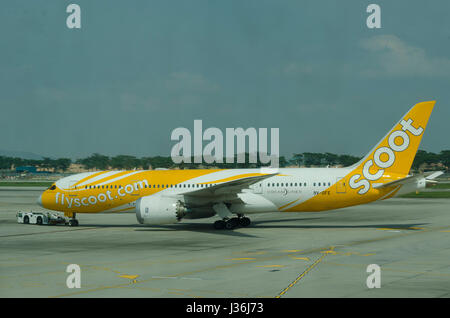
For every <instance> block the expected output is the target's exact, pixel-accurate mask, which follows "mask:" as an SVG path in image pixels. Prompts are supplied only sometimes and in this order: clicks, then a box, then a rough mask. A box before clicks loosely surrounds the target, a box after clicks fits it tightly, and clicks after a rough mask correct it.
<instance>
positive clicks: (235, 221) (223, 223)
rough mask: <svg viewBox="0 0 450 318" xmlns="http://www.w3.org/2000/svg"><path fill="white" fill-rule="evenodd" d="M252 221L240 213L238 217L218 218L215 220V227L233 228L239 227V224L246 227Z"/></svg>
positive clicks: (219, 228) (220, 228)
mask: <svg viewBox="0 0 450 318" xmlns="http://www.w3.org/2000/svg"><path fill="white" fill-rule="evenodd" d="M250 223H251V221H250V219H249V218H247V217H244V216H242V215H238V217H237V218H231V219H224V220H218V221H216V222H214V228H215V229H216V230H223V229H227V230H232V229H235V228H237V227H238V226H242V227H246V226H249V225H250Z"/></svg>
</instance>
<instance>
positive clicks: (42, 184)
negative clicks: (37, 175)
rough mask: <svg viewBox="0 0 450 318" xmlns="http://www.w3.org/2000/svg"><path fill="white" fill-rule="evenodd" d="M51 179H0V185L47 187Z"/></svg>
mask: <svg viewBox="0 0 450 318" xmlns="http://www.w3.org/2000/svg"><path fill="white" fill-rule="evenodd" d="M52 184H53V182H51V181H28V182H27V181H2V182H0V187H49V186H51V185H52Z"/></svg>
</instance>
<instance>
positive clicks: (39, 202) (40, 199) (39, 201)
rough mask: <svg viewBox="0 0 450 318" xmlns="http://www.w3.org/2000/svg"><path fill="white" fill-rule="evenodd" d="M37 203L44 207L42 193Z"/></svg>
mask: <svg viewBox="0 0 450 318" xmlns="http://www.w3.org/2000/svg"><path fill="white" fill-rule="evenodd" d="M37 204H39V205H40V206H41V207H42V194H41V195H40V196H39V198H38V199H37Z"/></svg>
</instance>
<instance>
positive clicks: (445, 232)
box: [441, 231, 450, 233]
mask: <svg viewBox="0 0 450 318" xmlns="http://www.w3.org/2000/svg"><path fill="white" fill-rule="evenodd" d="M441 232H444V233H450V231H441Z"/></svg>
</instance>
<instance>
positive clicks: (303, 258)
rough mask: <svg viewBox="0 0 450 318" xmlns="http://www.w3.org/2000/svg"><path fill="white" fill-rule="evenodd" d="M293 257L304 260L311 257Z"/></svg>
mask: <svg viewBox="0 0 450 318" xmlns="http://www.w3.org/2000/svg"><path fill="white" fill-rule="evenodd" d="M292 259H298V260H303V261H309V257H292Z"/></svg>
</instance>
